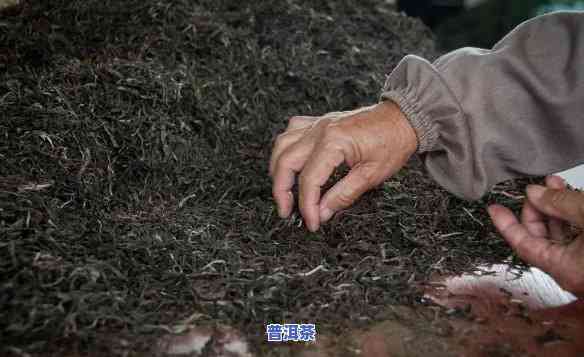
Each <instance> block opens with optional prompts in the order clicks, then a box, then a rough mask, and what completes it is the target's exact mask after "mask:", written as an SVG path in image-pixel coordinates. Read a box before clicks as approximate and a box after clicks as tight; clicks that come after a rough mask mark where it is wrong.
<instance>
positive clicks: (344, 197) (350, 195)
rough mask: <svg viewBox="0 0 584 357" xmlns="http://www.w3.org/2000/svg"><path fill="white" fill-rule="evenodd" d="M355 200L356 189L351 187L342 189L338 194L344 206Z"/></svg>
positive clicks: (339, 201) (338, 200)
mask: <svg viewBox="0 0 584 357" xmlns="http://www.w3.org/2000/svg"><path fill="white" fill-rule="evenodd" d="M354 201H355V191H354V190H352V189H350V188H348V189H345V190H343V191H341V192H340V193H339V195H338V196H337V202H338V203H339V204H340V205H341V206H343V207H347V206H350V205H352V204H353V202H354Z"/></svg>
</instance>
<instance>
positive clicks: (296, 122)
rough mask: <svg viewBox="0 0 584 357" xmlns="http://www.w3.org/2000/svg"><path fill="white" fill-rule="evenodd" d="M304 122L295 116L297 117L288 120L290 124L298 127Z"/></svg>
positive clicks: (301, 118)
mask: <svg viewBox="0 0 584 357" xmlns="http://www.w3.org/2000/svg"><path fill="white" fill-rule="evenodd" d="M303 121H304V118H303V117H301V116H298V115H295V116H293V117H290V118H289V119H288V124H291V125H297V124H301V123H302V122H303Z"/></svg>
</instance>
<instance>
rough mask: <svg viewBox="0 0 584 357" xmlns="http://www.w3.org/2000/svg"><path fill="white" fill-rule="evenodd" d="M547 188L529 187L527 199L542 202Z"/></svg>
mask: <svg viewBox="0 0 584 357" xmlns="http://www.w3.org/2000/svg"><path fill="white" fill-rule="evenodd" d="M545 190H546V188H545V187H543V186H539V185H529V186H527V197H529V198H530V199H532V200H536V201H538V200H540V199H541V198H542V197H543V194H544V192H545Z"/></svg>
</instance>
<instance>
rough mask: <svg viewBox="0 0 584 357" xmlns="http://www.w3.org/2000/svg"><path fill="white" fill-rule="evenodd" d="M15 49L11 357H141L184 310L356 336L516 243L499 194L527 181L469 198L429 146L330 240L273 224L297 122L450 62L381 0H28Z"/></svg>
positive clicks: (5, 19) (203, 321)
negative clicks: (435, 165)
mask: <svg viewBox="0 0 584 357" xmlns="http://www.w3.org/2000/svg"><path fill="white" fill-rule="evenodd" d="M0 44H1V45H0V117H1V119H0V340H1V341H2V348H3V350H2V353H10V352H11V353H14V354H16V355H24V354H25V353H32V354H35V355H36V354H43V355H63V354H64V353H69V352H70V351H76V353H77V354H84V353H87V352H88V351H92V353H97V354H99V353H103V355H118V354H119V355H126V354H127V352H128V351H147V350H148V344H149V341H150V342H151V341H153V339H154V338H156V336H159V335H161V334H164V333H168V332H169V331H174V330H173V328H174V326H175V324H176V323H177V322H178V321H184V320H185V319H187V320H188V321H189V323H192V324H196V325H214V324H226V325H230V326H234V327H237V328H240V329H241V331H244V332H245V333H246V334H247V335H248V337H249V338H250V339H252V340H254V339H255V340H261V339H262V338H263V337H262V333H263V332H264V324H265V323H266V322H282V321H298V322H302V321H304V322H313V323H316V324H318V326H319V330H321V331H337V330H343V329H345V328H347V327H353V326H362V325H366V324H368V323H370V322H372V321H373V320H375V318H376V317H377V316H378V314H379V312H380V311H382V310H383V308H384V306H386V305H387V304H414V303H416V301H417V298H418V297H419V293H418V291H417V289H416V288H415V286H416V285H417V284H418V283H420V282H423V281H424V280H426V279H427V278H428V277H429V276H430V274H433V273H436V272H442V273H448V272H461V271H465V270H469V269H471V268H472V267H473V266H474V265H476V264H479V263H489V262H500V261H502V260H504V259H505V258H506V257H508V256H509V255H510V250H509V249H508V248H507V247H506V245H505V244H504V242H503V241H502V240H501V239H500V238H499V237H498V236H497V235H496V234H495V233H494V229H493V227H492V225H491V224H490V223H489V221H488V219H487V216H486V212H485V209H484V208H485V204H486V202H487V201H493V200H499V201H501V202H504V203H507V204H509V205H511V206H513V207H515V208H516V207H517V205H518V203H519V200H517V199H514V198H513V197H512V194H514V193H515V194H520V192H521V189H522V184H521V183H507V184H506V186H503V187H500V188H499V191H505V192H506V193H509V194H505V195H503V194H500V193H492V194H490V195H489V196H487V197H485V199H484V200H482V201H480V202H475V203H466V202H463V201H461V200H459V199H457V198H455V197H453V196H452V195H450V194H448V193H447V192H445V191H444V190H442V189H441V188H439V187H438V186H437V185H436V184H434V183H433V182H432V180H431V178H430V177H428V176H427V175H426V174H425V173H424V172H423V168H422V166H421V165H420V164H419V163H418V162H417V161H415V160H414V161H412V163H411V165H409V167H408V168H407V169H404V170H402V172H400V173H399V174H398V175H397V176H395V177H393V178H392V179H390V180H388V181H387V182H386V183H385V184H384V185H383V187H381V188H380V189H378V190H375V191H373V192H370V193H368V194H367V195H366V196H365V197H364V198H363V199H362V200H360V201H359V202H358V203H357V204H356V205H355V206H354V207H352V208H351V209H348V210H346V211H344V212H342V213H340V214H338V215H337V216H336V217H335V218H334V219H333V220H332V222H330V223H329V224H326V225H325V226H324V227H322V229H321V230H320V231H319V232H318V233H316V234H310V233H308V231H307V230H306V229H305V227H304V225H303V223H302V220H301V217H300V216H299V215H298V213H295V214H294V215H293V217H292V218H290V219H288V220H282V219H279V218H278V217H277V213H276V210H275V207H274V202H273V200H272V197H271V180H270V178H269V177H268V175H267V164H268V160H269V156H270V151H271V145H272V142H273V138H274V136H275V135H276V134H277V133H278V132H279V131H281V130H282V129H283V128H284V127H285V125H286V121H287V118H288V117H289V116H291V115H294V114H312V115H318V114H323V113H326V112H329V111H337V110H347V109H352V108H355V107H358V106H361V105H366V104H371V103H374V102H376V101H377V98H378V96H379V93H380V89H381V87H382V85H383V81H384V78H385V75H386V74H387V73H389V72H390V71H391V69H392V68H393V67H394V66H395V65H396V64H397V63H398V61H399V60H400V59H401V58H402V57H403V55H405V54H408V53H415V54H419V55H421V56H424V57H426V58H432V57H434V56H435V55H436V54H435V50H434V42H433V39H432V36H431V34H430V33H429V32H428V30H427V29H426V28H425V27H424V26H423V25H422V24H421V23H420V22H418V21H416V20H413V19H410V18H407V17H405V16H404V15H401V14H397V13H395V12H393V11H392V9H391V7H389V6H388V5H386V2H385V1H382V0H361V1H353V0H326V1H325V0H323V1H317V2H315V1H308V0H272V1H247V0H195V1H191V0H173V1H158V0H123V1H122V0H50V1H49V0H39V1H29V2H24V3H23V4H22V6H20V7H19V8H17V9H13V10H12V11H11V12H7V13H4V14H3V15H2V18H0ZM509 197H511V198H509Z"/></svg>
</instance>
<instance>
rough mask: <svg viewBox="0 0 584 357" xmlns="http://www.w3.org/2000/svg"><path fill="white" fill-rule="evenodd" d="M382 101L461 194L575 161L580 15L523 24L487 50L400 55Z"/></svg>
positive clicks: (579, 134) (583, 24) (581, 107)
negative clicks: (430, 56)
mask: <svg viewBox="0 0 584 357" xmlns="http://www.w3.org/2000/svg"><path fill="white" fill-rule="evenodd" d="M382 99H384V100H392V101H394V102H396V103H397V104H398V105H399V106H400V108H401V110H402V111H403V112H404V114H405V115H406V117H407V118H408V120H409V121H410V123H411V124H412V126H413V127H414V129H415V130H416V134H417V136H418V141H419V146H418V153H419V154H420V155H421V158H422V160H423V161H424V164H425V166H426V168H427V169H428V171H429V173H430V175H431V176H432V177H433V178H434V179H435V180H436V181H437V182H438V183H439V184H440V185H442V186H443V187H445V188H446V189H447V190H449V191H450V192H452V193H453V194H455V195H457V196H459V197H462V198H465V199H471V200H472V199H479V198H480V197H481V196H483V195H484V194H485V193H487V192H488V191H489V190H490V189H491V187H492V186H493V185H495V184H496V183H498V182H501V181H504V180H506V179H510V178H517V177H521V176H529V175H547V174H550V173H554V172H558V171H562V170H564V169H567V168H570V167H573V166H576V165H577V164H579V163H584V13H567V12H564V13H555V14H550V15H545V16H540V17H538V18H535V19H532V20H530V21H527V22H525V23H523V24H521V25H520V26H519V27H517V28H516V29H515V30H513V31H512V32H511V33H510V34H508V35H507V36H506V37H505V38H504V39H503V40H501V41H500V42H499V43H498V44H497V45H495V46H494V47H493V49H492V50H483V49H477V48H463V49H460V50H457V51H454V52H451V53H448V54H446V55H444V56H442V57H440V58H439V59H438V60H437V61H435V62H434V63H430V62H428V61H426V60H424V59H423V58H420V57H417V56H407V57H405V58H404V59H403V60H402V61H401V62H400V63H399V64H398V66H397V67H396V68H395V69H394V71H393V72H392V73H391V74H390V75H389V77H388V79H387V82H386V85H385V88H384V92H383V94H382Z"/></svg>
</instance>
